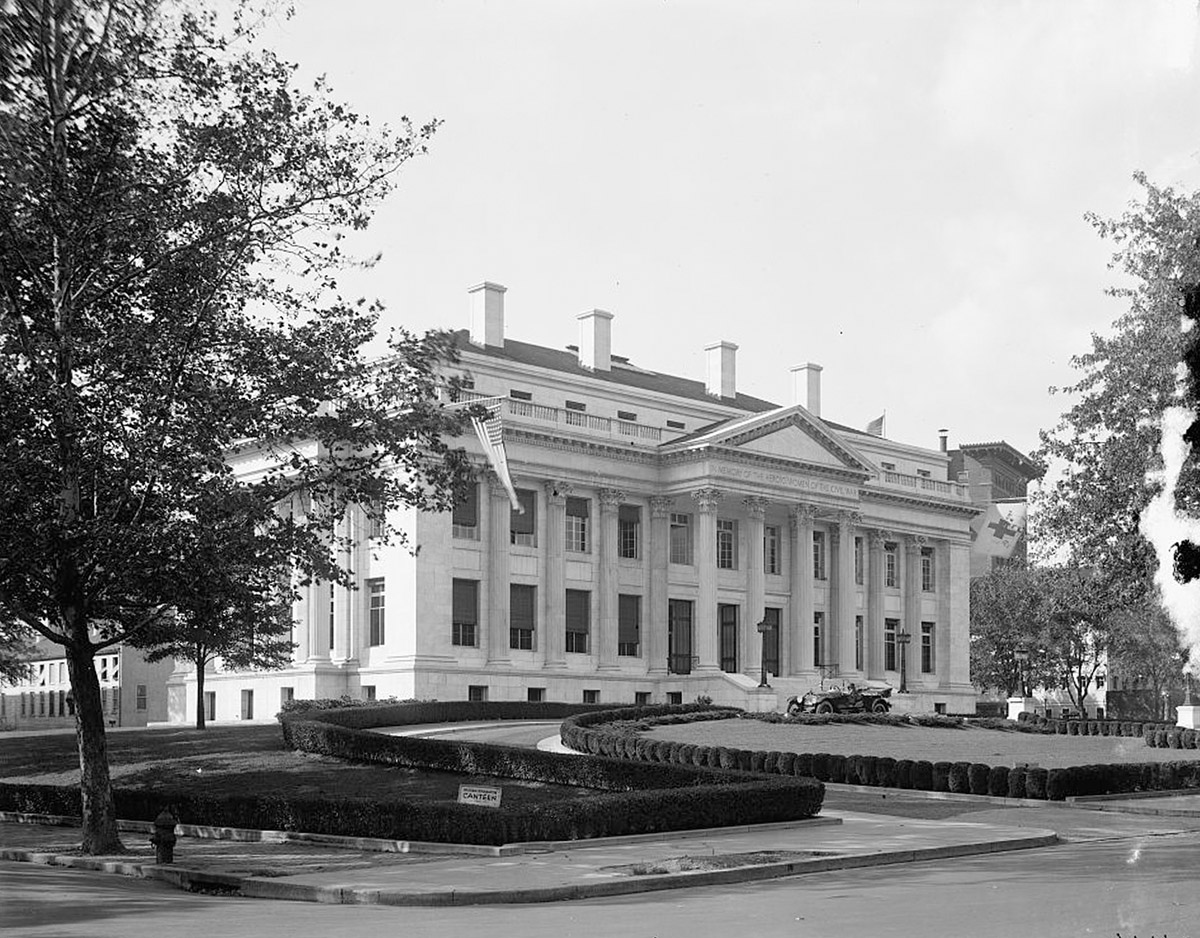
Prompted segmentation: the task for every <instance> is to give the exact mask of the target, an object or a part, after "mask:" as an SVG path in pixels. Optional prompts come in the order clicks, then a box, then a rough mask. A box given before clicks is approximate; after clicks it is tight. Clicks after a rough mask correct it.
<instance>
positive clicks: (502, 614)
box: [483, 473, 512, 667]
mask: <svg viewBox="0 0 1200 938" xmlns="http://www.w3.org/2000/svg"><path fill="white" fill-rule="evenodd" d="M488 492H489V494H490V496H491V498H490V500H489V503H488V504H489V509H490V513H491V514H490V519H489V525H488V526H489V529H490V532H491V540H490V541H489V543H488V617H487V627H486V628H485V629H484V630H483V631H484V633H485V636H486V637H485V639H484V641H486V642H487V646H486V648H485V649H484V650H485V651H486V653H487V663H488V666H489V667H491V666H497V667H510V666H511V665H512V655H511V654H510V653H509V649H508V645H509V643H508V598H509V597H508V589H509V569H508V568H509V563H508V556H509V543H508V542H509V537H508V527H509V518H510V516H511V513H512V502H511V501H509V498H508V490H507V489H505V487H504V485H503V484H502V483H501V482H500V480H499V479H498V478H497V477H496V476H495V475H494V474H491V473H489V474H488Z"/></svg>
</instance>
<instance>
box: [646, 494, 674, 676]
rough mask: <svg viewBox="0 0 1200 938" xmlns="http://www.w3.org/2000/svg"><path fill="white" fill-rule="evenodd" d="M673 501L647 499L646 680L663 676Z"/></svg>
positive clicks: (659, 496)
mask: <svg viewBox="0 0 1200 938" xmlns="http://www.w3.org/2000/svg"><path fill="white" fill-rule="evenodd" d="M674 506H675V499H673V498H667V497H665V496H662V495H655V496H654V497H653V498H651V499H650V550H649V551H648V552H647V553H648V554H649V558H650V576H649V580H648V583H649V588H648V590H647V598H646V604H647V608H646V614H645V618H644V621H643V622H642V634H643V635H645V636H646V641H647V652H646V654H647V655H648V656H649V660H648V662H647V664H648V665H649V674H650V676H652V677H654V676H664V677H665V676H666V673H667V653H668V649H667V600H668V595H667V594H668V588H667V560H668V558H669V557H670V540H671V509H672V508H673V507H674Z"/></svg>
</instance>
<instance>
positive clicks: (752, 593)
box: [741, 495, 768, 680]
mask: <svg viewBox="0 0 1200 938" xmlns="http://www.w3.org/2000/svg"><path fill="white" fill-rule="evenodd" d="M742 504H743V505H745V506H746V518H747V522H746V615H745V620H744V621H743V622H742V623H741V627H742V656H741V660H742V661H744V662H745V665H744V667H743V673H745V674H746V675H747V676H748V677H753V678H754V679H755V680H757V679H758V678H759V677H761V675H762V670H761V669H762V643H763V637H762V634H761V633H760V632H759V631H758V629H757V628H756V626H757V625H758V623H759V621H760V620H761V619H762V617H763V606H764V604H765V601H766V600H765V597H766V594H767V587H766V579H765V571H764V570H763V519H764V518H765V517H766V514H767V504H768V502H767V500H766V499H765V498H762V497H760V496H758V495H750V496H748V497H746V498H743V499H742Z"/></svg>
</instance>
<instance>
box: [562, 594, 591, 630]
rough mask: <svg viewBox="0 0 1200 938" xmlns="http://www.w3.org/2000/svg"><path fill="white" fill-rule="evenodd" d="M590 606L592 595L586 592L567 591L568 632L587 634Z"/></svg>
mask: <svg viewBox="0 0 1200 938" xmlns="http://www.w3.org/2000/svg"><path fill="white" fill-rule="evenodd" d="M590 606H591V593H589V592H587V591H586V590H567V631H568V632H583V633H586V632H587V630H588V618H589V615H588V613H589V612H590Z"/></svg>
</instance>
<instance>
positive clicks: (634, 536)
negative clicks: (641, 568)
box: [617, 505, 642, 560]
mask: <svg viewBox="0 0 1200 938" xmlns="http://www.w3.org/2000/svg"><path fill="white" fill-rule="evenodd" d="M641 542H642V509H641V508H639V507H638V506H637V505H621V506H620V507H619V508H618V509H617V556H618V557H621V558H622V559H624V560H637V559H638V557H640V556H641V550H642V544H641Z"/></svg>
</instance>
